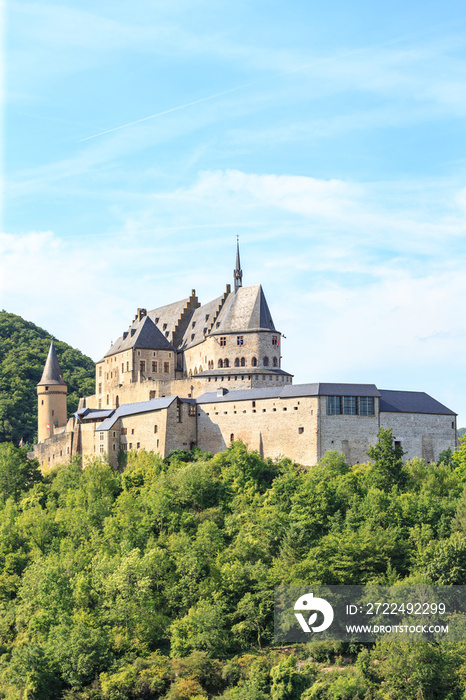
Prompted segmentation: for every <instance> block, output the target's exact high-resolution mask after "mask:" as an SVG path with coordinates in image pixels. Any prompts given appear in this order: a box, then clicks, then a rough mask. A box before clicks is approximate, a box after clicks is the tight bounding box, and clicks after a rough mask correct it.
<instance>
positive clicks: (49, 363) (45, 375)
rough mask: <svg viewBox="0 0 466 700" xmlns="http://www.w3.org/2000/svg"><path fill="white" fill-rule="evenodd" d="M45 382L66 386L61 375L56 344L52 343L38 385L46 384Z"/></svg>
mask: <svg viewBox="0 0 466 700" xmlns="http://www.w3.org/2000/svg"><path fill="white" fill-rule="evenodd" d="M45 384H62V385H63V386H66V384H65V382H64V381H63V377H62V376H61V369H60V365H59V364H58V358H57V353H56V351H55V345H54V343H53V340H52V342H51V343H50V348H49V353H48V355H47V360H46V362H45V367H44V371H43V372H42V377H41V380H40V382H39V383H38V385H37V386H44V385H45Z"/></svg>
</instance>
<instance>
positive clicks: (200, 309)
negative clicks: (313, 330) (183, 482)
mask: <svg viewBox="0 0 466 700" xmlns="http://www.w3.org/2000/svg"><path fill="white" fill-rule="evenodd" d="M242 277H243V273H242V270H241V264H240V254H239V245H238V244H237V250H236V267H235V270H234V274H233V282H234V286H233V290H232V289H231V287H230V285H227V286H226V290H225V292H224V293H223V294H222V296H220V297H218V298H216V299H214V300H213V301H211V302H209V303H207V304H204V305H201V304H200V303H199V301H198V299H197V296H196V293H195V291H194V290H193V291H192V292H191V295H190V296H189V297H188V298H187V299H183V300H182V301H179V302H175V303H173V304H169V305H167V306H162V307H160V308H157V309H153V310H152V311H147V310H146V309H143V308H140V309H138V310H137V313H136V315H135V317H134V320H133V322H132V323H131V324H130V326H129V328H128V329H127V330H126V331H124V332H123V334H122V335H121V336H120V338H118V340H117V341H116V342H115V343H113V344H112V346H111V347H110V349H109V350H108V351H107V353H106V354H105V356H104V357H103V358H102V359H101V360H100V361H99V362H97V363H96V394H95V395H94V396H88V397H86V398H83V399H81V401H80V403H79V408H78V411H77V412H76V413H75V415H74V416H73V417H72V418H70V419H69V420H67V413H66V394H67V387H66V384H65V382H64V380H63V378H62V375H61V372H60V367H59V364H58V359H57V355H56V352H55V348H54V344H53V342H52V343H51V346H50V350H49V354H48V357H47V361H46V364H45V368H44V372H43V375H42V378H41V380H40V382H39V384H38V385H37V394H38V444H37V445H35V447H34V456H35V457H37V458H38V459H39V461H40V462H41V464H42V466H43V468H44V467H45V466H46V465H48V466H53V465H54V464H57V463H59V462H62V461H65V460H68V459H70V458H71V457H73V456H82V457H84V458H86V457H93V456H98V455H107V457H108V459H109V461H110V463H111V464H112V465H114V466H117V464H118V463H119V456H120V455H121V454H122V453H125V452H127V451H130V450H139V449H146V450H149V451H153V452H155V453H158V454H160V455H161V456H162V457H166V456H167V455H168V454H169V453H170V452H171V451H172V450H177V449H185V450H188V449H190V448H191V447H193V446H194V445H197V446H199V447H200V448H202V449H204V450H210V451H211V452H219V451H222V450H224V449H226V447H227V446H228V445H229V444H230V443H231V442H232V441H234V440H243V441H244V442H245V443H246V444H248V445H249V446H250V447H251V448H252V449H256V450H258V451H259V452H260V454H261V455H262V456H264V457H280V456H287V457H289V458H291V459H292V460H294V461H296V462H298V463H300V464H303V465H307V466H312V465H315V464H317V462H318V461H319V460H320V459H321V458H322V457H323V456H324V454H325V453H326V452H327V451H328V450H337V451H339V452H342V453H343V454H344V455H345V457H346V459H347V461H348V462H349V463H350V464H355V463H358V462H364V461H367V455H366V450H367V449H368V447H369V445H371V444H374V443H375V442H376V440H377V433H378V431H379V428H380V427H381V426H383V427H385V428H392V429H393V435H394V437H395V441H396V443H397V444H400V445H401V446H402V447H403V450H404V452H405V459H410V458H411V457H415V456H418V457H423V458H424V459H426V460H427V461H434V460H436V459H438V457H439V454H440V453H441V452H442V451H443V450H446V449H448V448H451V449H452V450H453V449H454V448H455V446H456V414H455V413H454V412H453V411H451V410H450V409H448V408H446V407H445V406H443V405H442V404H441V403H439V402H438V401H436V400H435V399H433V398H432V397H431V396H429V395H428V394H425V393H423V392H411V391H386V390H382V389H378V388H377V387H376V385H375V384H330V383H313V384H297V385H296V384H293V383H292V379H293V377H292V375H291V374H289V373H288V372H286V371H284V370H283V369H282V366H281V364H282V362H281V361H282V357H281V354H280V351H281V335H282V334H281V333H280V332H279V331H277V329H276V328H275V325H274V322H273V320H272V315H271V313H270V310H269V307H268V305H267V301H266V299H265V295H264V292H263V290H262V287H261V286H260V285H253V286H249V287H243V286H242Z"/></svg>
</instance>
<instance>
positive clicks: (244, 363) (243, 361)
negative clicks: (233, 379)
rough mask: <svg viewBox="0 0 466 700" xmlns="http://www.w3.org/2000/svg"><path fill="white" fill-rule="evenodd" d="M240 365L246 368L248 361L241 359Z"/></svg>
mask: <svg viewBox="0 0 466 700" xmlns="http://www.w3.org/2000/svg"><path fill="white" fill-rule="evenodd" d="M240 365H241V367H246V360H245V359H244V357H242V358H241V360H240Z"/></svg>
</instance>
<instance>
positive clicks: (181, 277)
mask: <svg viewBox="0 0 466 700" xmlns="http://www.w3.org/2000/svg"><path fill="white" fill-rule="evenodd" d="M3 13H4V20H5V22H4V33H3V41H2V44H3V54H4V55H3V58H4V61H3V63H4V66H5V68H4V73H3V81H2V86H3V100H2V103H3V119H2V122H3V129H2V133H3V139H2V163H3V180H4V201H3V211H2V224H1V232H0V308H4V309H6V310H7V311H11V312H13V313H17V314H20V315H22V316H24V317H25V318H27V319H28V320H30V321H33V322H35V323H37V324H38V325H41V326H43V327H45V328H47V329H48V330H49V331H50V332H51V333H53V334H54V335H55V336H56V337H57V338H60V339H63V340H65V341H67V342H68V343H70V344H72V345H74V346H75V347H78V348H80V349H81V350H82V351H83V352H86V353H87V354H90V355H91V356H92V357H93V358H94V359H99V358H100V356H102V355H103V354H104V352H105V351H106V350H107V348H108V346H109V344H110V341H111V340H112V339H114V338H115V337H117V335H119V334H120V333H121V331H122V330H123V329H124V328H125V327H126V326H127V325H128V323H129V322H130V320H131V319H132V317H133V316H134V313H135V310H136V308H137V307H141V306H144V307H147V308H154V307H156V306H159V305H162V304H165V303H169V302H170V301H174V300H176V299H180V298H183V297H186V296H188V294H189V292H190V290H191V289H192V288H195V289H196V291H197V293H198V296H199V298H200V299H201V301H208V300H209V299H211V298H213V297H215V296H218V295H220V294H221V293H222V292H223V290H224V287H225V284H226V283H228V282H231V278H232V268H233V263H234V249H235V241H236V235H237V234H239V235H240V241H241V251H242V266H243V271H244V284H255V283H258V282H261V283H262V284H263V287H264V290H265V293H266V296H267V299H268V301H269V305H270V307H271V309H272V313H273V316H274V320H275V324H276V326H277V327H278V328H279V330H281V331H282V332H283V333H284V334H285V336H286V340H285V341H284V343H283V366H284V368H285V369H287V370H288V371H290V372H292V373H293V374H294V375H295V380H294V381H295V382H306V381H340V382H373V383H376V384H377V386H379V387H380V388H383V389H409V390H420V391H426V392H428V393H430V394H432V395H433V396H434V397H435V398H437V399H438V400H440V401H441V402H442V403H444V404H446V405H447V406H449V407H450V408H452V409H453V410H455V411H457V412H458V413H459V425H466V373H465V372H464V364H465V361H464V357H465V356H466V320H465V314H464V313H463V300H464V299H465V296H466V275H465V273H464V270H465V263H466V218H465V217H466V160H465V157H466V131H465V116H466V49H465V47H466V10H465V8H464V3H460V2H446V3H442V4H441V3H440V2H438V0H437V2H426V1H423V2H422V3H421V2H419V1H417V0H413V1H412V2H411V3H406V2H392V3H367V2H363V1H362V0H355V1H353V2H352V3H348V2H334V1H333V2H332V1H331V2H327V3H311V2H293V3H284V2H273V1H272V0H268V1H267V2H265V0H264V1H263V0H248V1H247V2H244V1H242V0H239V1H235V2H234V3H233V2H229V3H227V2H222V0H216V1H215V2H213V1H210V0H197V2H195V3H193V2H186V0H180V1H177V0H173V1H172V2H171V3H167V2H166V1H164V2H157V0H152V1H149V0H139V1H138V2H136V3H131V4H129V3H127V2H119V1H118V0H116V1H115V0H112V2H110V1H109V2H105V1H102V0H95V1H94V2H92V3H90V2H87V1H85V0H81V2H79V3H78V2H71V1H70V2H60V3H57V4H46V3H42V2H6V5H5V6H4V8H3Z"/></svg>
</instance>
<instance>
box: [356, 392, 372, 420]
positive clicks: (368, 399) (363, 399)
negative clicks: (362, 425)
mask: <svg viewBox="0 0 466 700" xmlns="http://www.w3.org/2000/svg"><path fill="white" fill-rule="evenodd" d="M374 413H375V406H374V397H373V396H360V397H359V415H360V416H373V415H374Z"/></svg>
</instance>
